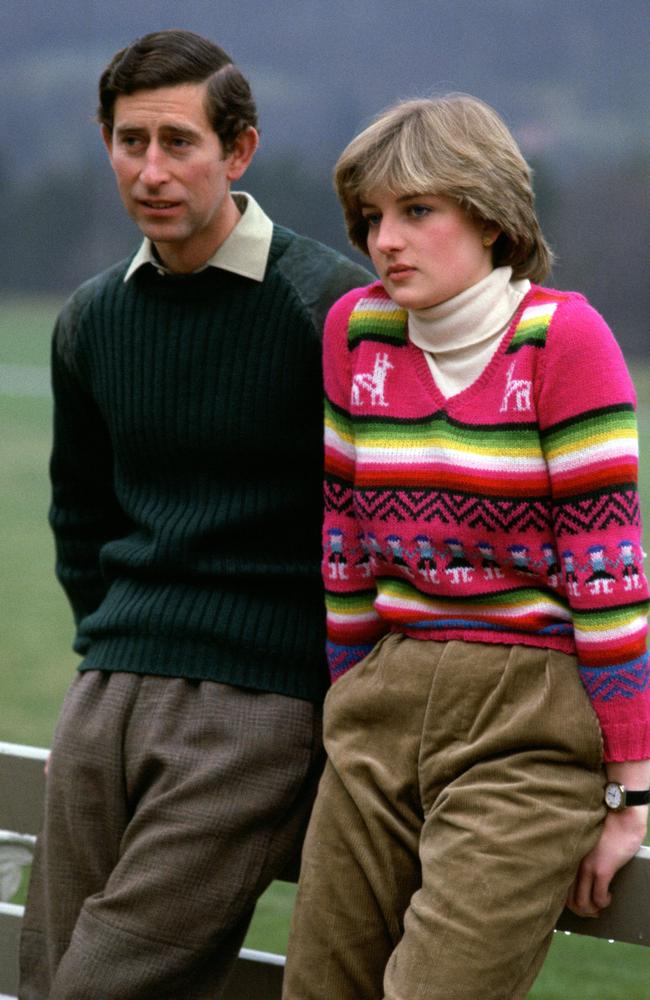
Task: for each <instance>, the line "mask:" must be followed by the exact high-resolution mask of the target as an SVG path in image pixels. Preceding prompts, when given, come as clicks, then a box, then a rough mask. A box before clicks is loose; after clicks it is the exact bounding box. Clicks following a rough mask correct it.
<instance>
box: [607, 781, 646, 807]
mask: <svg viewBox="0 0 650 1000" xmlns="http://www.w3.org/2000/svg"><path fill="white" fill-rule="evenodd" d="M648 804H650V788H649V789H648V790H647V791H645V792H630V791H628V790H627V788H626V787H625V785H620V784H619V783H618V781H608V782H607V784H606V785H605V805H606V806H607V808H608V809H611V810H612V812H621V811H622V810H623V809H626V808H627V807H628V806H647V805H648Z"/></svg>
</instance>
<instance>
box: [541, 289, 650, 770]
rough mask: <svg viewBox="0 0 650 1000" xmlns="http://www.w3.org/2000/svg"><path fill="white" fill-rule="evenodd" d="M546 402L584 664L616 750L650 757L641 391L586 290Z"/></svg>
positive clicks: (551, 354) (556, 332)
mask: <svg viewBox="0 0 650 1000" xmlns="http://www.w3.org/2000/svg"><path fill="white" fill-rule="evenodd" d="M543 355H544V359H543V362H542V366H543V370H542V378H541V382H540V385H541V388H540V389H539V397H538V407H539V415H540V425H541V429H542V441H543V447H544V452H545V457H546V461H547V465H548V469H549V473H550V478H551V489H552V496H553V519H554V530H555V535H556V539H557V544H558V551H559V555H560V560H561V564H562V570H563V579H564V584H565V587H566V590H567V596H568V599H569V603H570V606H571V612H572V617H573V625H574V634H575V642H576V649H577V655H578V662H579V669H580V675H581V678H582V681H583V683H584V686H585V688H586V690H587V692H588V694H589V697H590V698H591V701H592V704H593V707H594V709H595V711H596V714H597V716H598V718H599V721H600V724H601V728H602V732H603V740H604V753H605V760H607V761H617V760H642V759H645V758H648V757H650V669H649V664H648V654H647V652H646V634H647V609H648V581H647V579H646V576H645V573H644V569H643V558H644V552H643V548H642V537H641V515H640V509H639V498H638V493H637V475H638V443H637V428H636V416H635V405H636V397H635V392H634V387H633V385H632V382H631V379H630V376H629V373H628V371H627V367H626V365H625V362H624V360H623V356H622V353H621V351H620V348H619V347H618V344H617V343H616V341H615V340H614V337H613V335H612V333H611V331H610V330H609V328H608V326H607V324H606V323H605V322H604V320H603V319H602V317H601V316H600V315H599V314H598V313H597V312H596V311H595V310H594V309H593V308H592V307H591V306H589V305H588V303H587V302H586V301H585V300H584V299H583V298H582V297H581V296H573V297H571V298H570V299H568V300H567V301H565V302H563V303H562V304H560V305H559V307H558V309H557V311H556V314H555V317H554V319H553V322H552V324H551V327H550V330H549V335H548V341H547V345H546V349H545V350H544V352H543Z"/></svg>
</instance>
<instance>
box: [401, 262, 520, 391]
mask: <svg viewBox="0 0 650 1000" xmlns="http://www.w3.org/2000/svg"><path fill="white" fill-rule="evenodd" d="M529 288H530V282H529V281H528V279H527V278H524V279H523V280H515V281H513V280H512V268H511V267H496V268H495V269H494V270H493V271H491V272H490V274H488V276H487V277H486V278H483V279H482V280H481V281H479V282H477V283H476V284H475V285H472V286H471V287H470V288H466V289H465V291H464V292H461V293H460V295H455V296H454V297H453V299H448V300H447V301H446V302H441V303H440V304H439V305H436V306H431V307H430V308H429V309H413V310H409V320H408V328H409V336H410V338H411V341H412V342H413V343H414V344H415V345H416V347H420V348H421V349H422V350H423V351H424V356H425V357H426V359H427V362H428V365H429V368H430V369H431V373H432V375H433V377H434V379H435V381H436V385H437V386H438V388H439V389H440V391H441V393H442V394H443V396H447V397H449V396H454V395H455V394H456V393H458V392H461V391H462V390H463V389H466V388H467V386H469V385H471V384H472V382H475V381H476V379H477V378H478V377H479V375H480V374H481V372H482V371H483V370H484V368H485V367H486V365H487V364H488V362H489V361H490V358H491V357H492V355H493V354H494V352H495V351H496V350H497V348H498V346H499V344H500V342H501V338H502V337H503V335H504V333H505V332H506V330H507V329H508V326H509V324H510V320H511V319H512V317H513V316H514V314H515V312H516V310H517V308H518V306H519V304H520V302H521V300H522V299H523V297H524V295H525V294H526V292H527V291H528V289H529Z"/></svg>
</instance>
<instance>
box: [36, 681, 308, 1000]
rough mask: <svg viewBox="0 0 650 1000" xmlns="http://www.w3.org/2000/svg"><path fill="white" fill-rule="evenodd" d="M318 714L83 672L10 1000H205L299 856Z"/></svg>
mask: <svg viewBox="0 0 650 1000" xmlns="http://www.w3.org/2000/svg"><path fill="white" fill-rule="evenodd" d="M321 755H322V743H321V720H320V709H319V708H317V707H315V706H314V705H311V704H309V703H308V702H306V701H301V700H299V699H296V698H287V697H284V696H283V695H277V694H267V693H263V692H255V691H248V690H244V689H241V688H235V687H229V686H226V685H223V684H217V683H211V682H198V681H196V682H195V681H186V680H182V679H177V678H162V677H146V676H139V675H137V674H128V673H101V672H99V671H89V672H88V673H84V674H81V675H79V676H77V678H76V679H75V681H74V682H73V684H72V687H71V689H70V691H69V692H68V695H67V697H66V700H65V703H64V706H63V710H62V714H61V718H60V721H59V725H58V727H57V732H56V736H55V740H54V745H53V750H52V755H51V759H50V766H49V771H48V778H47V791H46V811H45V823H44V827H43V832H42V835H41V837H40V838H39V840H38V844H37V852H36V858H35V863H34V867H33V870H32V879H31V882H30V889H29V898H28V901H27V910H26V914H25V920H24V925H23V934H22V941H21V985H20V990H19V997H20V1000H46V998H47V1000H208V998H209V1000H215V998H216V997H218V996H220V995H221V991H222V987H223V985H224V981H225V979H226V977H227V975H228V973H229V971H230V969H231V967H232V965H233V963H234V961H235V958H236V956H237V951H238V949H239V946H240V944H241V941H242V939H243V937H244V934H245V932H246V929H247V926H248V923H249V921H250V918H251V915H252V913H253V908H254V906H255V902H256V900H257V897H258V896H259V895H260V893H261V892H263V890H264V889H265V888H266V886H267V885H268V884H269V882H270V881H271V880H272V879H274V878H277V877H278V876H279V875H280V874H281V873H282V871H283V869H284V868H285V866H286V865H287V863H288V862H289V861H290V860H292V859H293V858H294V857H295V856H296V855H297V853H298V852H299V849H300V844H301V842H302V836H303V833H304V828H305V826H306V823H307V818H308V815H309V810H310V807H311V803H312V801H313V796H314V794H315V788H316V783H317V780H318V776H319V774H320V771H321V767H322V756H321Z"/></svg>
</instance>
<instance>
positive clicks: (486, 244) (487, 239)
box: [482, 233, 493, 247]
mask: <svg viewBox="0 0 650 1000" xmlns="http://www.w3.org/2000/svg"><path fill="white" fill-rule="evenodd" d="M482 243H483V246H484V247H491V246H492V243H493V240H492V237H491V236H488V235H487V233H486V234H485V236H484V237H483V240H482Z"/></svg>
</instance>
